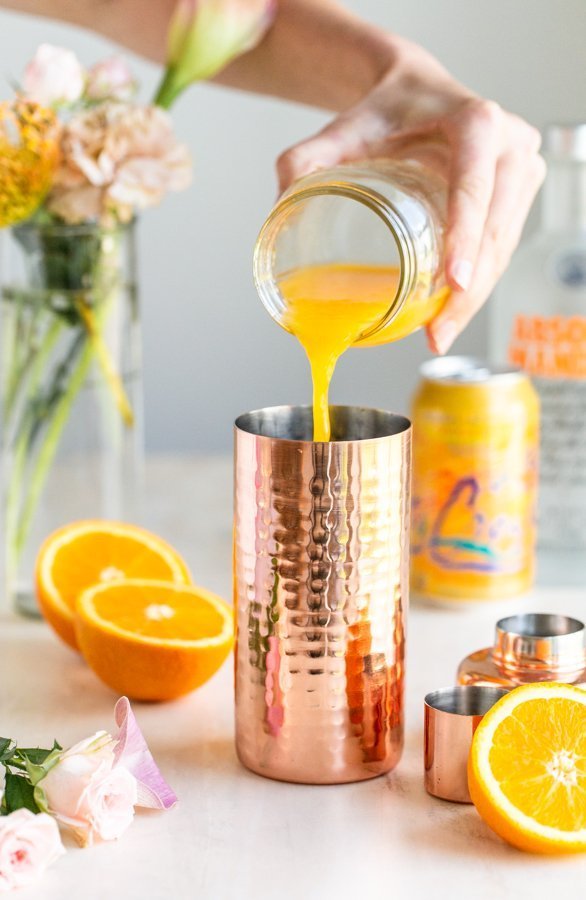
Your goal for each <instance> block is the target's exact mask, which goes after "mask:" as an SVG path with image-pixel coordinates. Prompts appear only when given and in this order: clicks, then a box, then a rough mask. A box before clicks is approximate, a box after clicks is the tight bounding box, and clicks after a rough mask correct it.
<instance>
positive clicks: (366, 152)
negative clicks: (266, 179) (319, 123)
mask: <svg viewBox="0 0 586 900" xmlns="http://www.w3.org/2000/svg"><path fill="white" fill-rule="evenodd" d="M380 132H381V123H380V119H379V117H378V116H377V115H376V114H375V113H374V111H370V110H368V109H367V110H360V109H356V110H352V111H350V112H348V113H343V114H342V115H341V116H338V117H337V118H336V119H334V120H333V122H330V123H329V124H328V125H326V127H325V128H323V129H322V130H321V131H320V132H318V134H316V135H315V136H314V137H311V138H309V139H308V140H306V141H301V143H299V144H296V145H295V146H294V147H291V148H289V150H286V151H285V152H284V153H282V154H281V156H280V157H279V158H278V160H277V176H278V179H279V191H280V192H283V191H284V190H286V189H287V188H288V187H289V185H290V184H292V183H293V182H294V181H297V179H298V178H302V177H303V176H304V175H309V174H310V173H311V172H316V171H317V170H318V169H325V168H328V167H330V166H336V165H338V164H339V163H341V162H345V161H348V160H352V159H360V158H364V157H368V156H372V155H373V151H374V148H375V147H376V145H377V143H378V142H379V140H380Z"/></svg>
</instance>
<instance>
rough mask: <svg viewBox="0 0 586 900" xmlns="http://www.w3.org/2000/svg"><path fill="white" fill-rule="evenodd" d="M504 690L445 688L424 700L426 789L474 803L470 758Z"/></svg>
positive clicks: (480, 687)
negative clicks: (475, 739)
mask: <svg viewBox="0 0 586 900" xmlns="http://www.w3.org/2000/svg"><path fill="white" fill-rule="evenodd" d="M507 693H508V691H507V690H505V689H504V688H496V687H486V686H479V685H473V686H466V687H462V686H460V687H449V688H442V689H440V690H439V691H432V693H431V694H427V696H426V698H425V746H424V758H425V789H426V791H427V792H428V794H433V796H434V797H440V798H441V799H442V800H453V801H455V802H457V803H471V802H472V801H471V800H470V794H469V792H468V756H469V754H470V747H471V744H472V738H473V736H474V732H475V731H476V729H477V728H478V726H479V724H480V722H481V721H482V717H483V716H484V714H485V713H487V712H488V710H489V709H490V708H491V706H494V704H495V703H496V702H497V700H500V698H501V697H504V696H505V694H507Z"/></svg>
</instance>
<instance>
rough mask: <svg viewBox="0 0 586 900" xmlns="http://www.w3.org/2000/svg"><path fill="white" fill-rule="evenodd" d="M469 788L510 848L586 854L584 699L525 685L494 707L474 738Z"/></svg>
mask: <svg viewBox="0 0 586 900" xmlns="http://www.w3.org/2000/svg"><path fill="white" fill-rule="evenodd" d="M468 784H469V788H470V796H471V797H472V800H473V802H474V804H475V806H476V808H477V810H478V812H479V813H480V815H481V816H482V818H483V819H484V820H485V821H486V822H487V824H488V825H489V826H490V827H491V828H492V829H493V831H496V833H497V834H499V835H500V836H501V837H503V838H504V839H505V840H506V841H508V842H509V843H510V844H513V845H514V846H516V847H519V848H521V849H522V850H529V851H532V852H535V853H577V852H579V851H583V850H586V691H583V690H581V689H580V688H577V687H573V686H572V685H568V684H557V683H547V684H528V685H523V687H519V688H516V689H515V690H514V691H511V693H510V694H507V695H506V696H505V697H503V698H502V699H501V700H499V701H498V703H497V704H496V705H495V706H493V707H492V709H490V710H489V711H488V713H487V714H486V715H485V716H484V718H483V720H482V722H481V723H480V725H479V726H478V728H477V730H476V733H475V735H474V740H473V741H472V749H471V752H470V758H469V763H468Z"/></svg>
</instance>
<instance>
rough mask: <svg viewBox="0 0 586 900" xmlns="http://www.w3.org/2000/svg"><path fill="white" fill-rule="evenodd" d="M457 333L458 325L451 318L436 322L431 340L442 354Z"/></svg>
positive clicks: (445, 351)
mask: <svg viewBox="0 0 586 900" xmlns="http://www.w3.org/2000/svg"><path fill="white" fill-rule="evenodd" d="M457 335H458V326H457V324H456V323H455V322H454V320H453V319H445V320H444V321H443V322H438V323H437V325H435V326H434V329H433V342H434V344H435V346H436V348H437V352H438V353H440V354H441V355H442V356H443V354H444V353H447V352H448V350H449V349H450V347H451V346H452V344H453V343H454V341H455V340H456V337H457Z"/></svg>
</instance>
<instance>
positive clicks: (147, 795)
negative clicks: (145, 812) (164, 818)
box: [114, 697, 177, 809]
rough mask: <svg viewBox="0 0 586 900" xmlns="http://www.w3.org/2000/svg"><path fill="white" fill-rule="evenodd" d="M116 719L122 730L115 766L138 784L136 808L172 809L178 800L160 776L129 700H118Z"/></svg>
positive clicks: (118, 736) (115, 756)
mask: <svg viewBox="0 0 586 900" xmlns="http://www.w3.org/2000/svg"><path fill="white" fill-rule="evenodd" d="M114 717H115V719H116V724H117V725H118V727H119V729H120V731H119V732H118V735H117V741H118V744H117V746H116V749H115V751H114V765H115V766H117V765H123V766H124V767H125V768H126V769H128V771H129V772H131V773H132V774H133V775H134V777H135V778H136V780H137V781H138V801H137V804H136V805H137V806H147V807H150V808H151V809H171V807H172V806H175V804H176V803H177V796H176V794H175V792H174V791H173V790H172V789H171V788H170V787H169V785H168V784H167V782H166V781H165V779H164V778H163V776H162V775H161V773H160V772H159V769H158V766H157V764H156V762H155V761H154V759H153V757H152V755H151V752H150V750H149V748H148V746H147V742H146V741H145V739H144V737H143V735H142V732H141V730H140V728H139V727H138V723H137V721H136V719H135V717H134V713H133V712H132V708H131V706H130V703H129V700H128V697H121V698H120V700H118V702H117V703H116V706H115V707H114Z"/></svg>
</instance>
